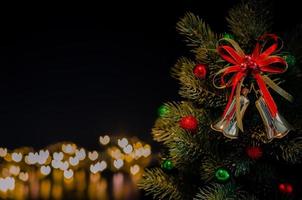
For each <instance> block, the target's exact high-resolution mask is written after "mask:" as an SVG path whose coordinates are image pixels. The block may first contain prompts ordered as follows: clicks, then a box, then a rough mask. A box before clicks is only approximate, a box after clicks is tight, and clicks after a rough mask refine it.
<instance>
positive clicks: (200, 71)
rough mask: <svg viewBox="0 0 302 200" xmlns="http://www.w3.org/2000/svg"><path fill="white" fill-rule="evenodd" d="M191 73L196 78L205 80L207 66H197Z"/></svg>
mask: <svg viewBox="0 0 302 200" xmlns="http://www.w3.org/2000/svg"><path fill="white" fill-rule="evenodd" d="M193 73H194V75H195V76H196V77H197V78H202V79H203V78H205V77H206V75H207V66H206V65H205V64H197V65H196V66H195V67H194V69H193Z"/></svg>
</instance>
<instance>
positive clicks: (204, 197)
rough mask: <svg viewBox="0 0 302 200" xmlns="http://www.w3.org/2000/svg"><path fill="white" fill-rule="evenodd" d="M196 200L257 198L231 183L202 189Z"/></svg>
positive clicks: (248, 199)
mask: <svg viewBox="0 0 302 200" xmlns="http://www.w3.org/2000/svg"><path fill="white" fill-rule="evenodd" d="M194 200H256V197H255V196H251V195H248V194H247V193H246V192H244V191H241V190H240V189H239V188H238V187H236V186H235V185H233V184H231V183H229V184H226V185H220V184H217V183H214V184H211V185H209V186H206V187H204V188H202V189H200V191H199V193H198V194H197V195H196V198H194Z"/></svg>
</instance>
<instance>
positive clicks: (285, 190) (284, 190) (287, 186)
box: [279, 183, 294, 194]
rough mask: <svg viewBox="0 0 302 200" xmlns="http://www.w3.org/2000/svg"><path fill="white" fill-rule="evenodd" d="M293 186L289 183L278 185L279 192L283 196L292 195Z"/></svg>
mask: <svg viewBox="0 0 302 200" xmlns="http://www.w3.org/2000/svg"><path fill="white" fill-rule="evenodd" d="M293 190H294V188H293V186H292V185H291V184H290V183H280V184H279V191H280V192H282V193H284V194H291V193H293Z"/></svg>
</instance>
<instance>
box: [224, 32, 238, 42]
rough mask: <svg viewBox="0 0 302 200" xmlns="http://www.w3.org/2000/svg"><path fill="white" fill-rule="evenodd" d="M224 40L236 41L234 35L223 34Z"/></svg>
mask: <svg viewBox="0 0 302 200" xmlns="http://www.w3.org/2000/svg"><path fill="white" fill-rule="evenodd" d="M223 38H226V39H232V40H234V38H235V37H234V35H233V34H230V33H225V34H223Z"/></svg>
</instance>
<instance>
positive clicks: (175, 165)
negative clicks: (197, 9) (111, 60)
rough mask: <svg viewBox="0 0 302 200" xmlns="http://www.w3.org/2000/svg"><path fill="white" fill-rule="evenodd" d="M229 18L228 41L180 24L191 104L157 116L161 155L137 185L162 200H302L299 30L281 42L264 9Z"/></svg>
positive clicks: (194, 20) (191, 23) (248, 5)
mask: <svg viewBox="0 0 302 200" xmlns="http://www.w3.org/2000/svg"><path fill="white" fill-rule="evenodd" d="M226 20H227V23H228V27H229V31H228V32H225V33H222V34H217V33H214V32H213V31H212V30H211V28H210V26H209V25H208V24H206V23H205V22H204V21H203V20H202V19H201V18H200V17H198V16H196V15H194V14H192V13H187V14H186V15H185V16H184V17H183V18H181V19H180V21H179V22H178V23H177V30H178V31H179V32H180V34H181V35H182V36H184V38H185V42H186V43H187V45H188V46H189V48H190V50H191V53H192V57H191V58H186V57H182V58H180V59H179V60H178V61H177V63H176V64H175V66H174V67H173V68H172V75H173V77H175V78H176V79H177V80H178V81H179V83H180V85H181V87H180V91H179V94H180V95H181V97H183V98H184V100H183V101H181V102H169V103H165V104H163V105H162V106H161V107H160V108H159V118H158V119H157V121H156V123H155V125H154V128H153V130H152V135H153V138H154V140H155V141H156V142H159V143H161V144H162V146H163V151H162V152H161V154H160V162H159V163H158V166H154V167H153V168H150V169H148V170H147V171H146V172H145V174H144V178H143V180H142V181H141V182H140V184H139V186H140V188H142V189H144V190H145V191H146V193H148V194H150V195H152V196H153V198H154V199H176V200H177V199H196V200H199V199H200V200H206V199H211V200H225V199H244V200H246V199H302V193H301V190H299V187H301V185H302V180H301V178H299V176H300V177H301V172H300V170H301V169H299V167H301V165H300V162H301V157H302V151H301V150H302V137H301V136H302V131H301V124H302V117H301V116H302V115H301V114H302V113H301V111H302V109H301V97H302V95H301V92H299V91H300V90H301V84H299V83H301V71H300V69H299V64H300V63H299V61H300V58H299V56H300V55H301V54H300V50H301V48H300V42H301V37H300V36H301V34H300V33H301V27H300V28H299V27H298V28H296V29H295V31H293V32H292V33H290V32H289V33H287V34H275V33H274V32H273V30H272V18H271V13H270V11H269V9H268V7H267V5H266V4H265V3H263V2H260V3H259V2H256V1H242V2H241V3H240V4H238V5H237V6H235V7H234V8H232V9H231V10H230V11H229V13H228V16H227V18H226ZM281 87H282V88H281ZM291 94H292V95H291ZM281 113H282V114H281Z"/></svg>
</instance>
